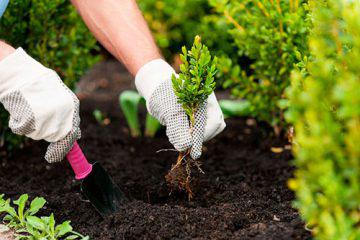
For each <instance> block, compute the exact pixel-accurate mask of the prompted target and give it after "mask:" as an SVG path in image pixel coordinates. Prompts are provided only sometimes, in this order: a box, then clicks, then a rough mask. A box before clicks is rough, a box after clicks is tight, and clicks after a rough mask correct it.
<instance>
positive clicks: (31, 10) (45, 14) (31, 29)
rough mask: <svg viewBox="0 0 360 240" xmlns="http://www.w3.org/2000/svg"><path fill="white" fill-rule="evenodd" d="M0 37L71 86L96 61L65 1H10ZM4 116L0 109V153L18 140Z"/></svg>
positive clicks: (92, 46) (88, 39) (83, 28)
mask: <svg viewBox="0 0 360 240" xmlns="http://www.w3.org/2000/svg"><path fill="white" fill-rule="evenodd" d="M0 39H3V40H5V41H6V42H8V43H10V44H11V45H12V46H14V47H20V46H21V47H22V48H24V49H25V50H26V51H27V53H28V54H30V55H31V56H32V57H34V58H35V59H37V60H38V61H40V62H41V63H43V64H44V65H45V66H47V67H50V68H52V69H54V70H55V71H57V72H58V74H59V75H60V76H61V77H62V79H63V80H64V82H65V83H66V84H67V85H68V86H69V87H71V88H74V86H75V83H76V81H77V80H78V79H79V78H80V76H81V75H82V74H83V73H84V71H85V70H86V69H87V68H89V67H90V66H91V65H92V64H94V63H95V62H96V61H98V60H99V57H97V56H96V54H92V53H93V52H94V51H97V45H96V40H95V39H94V38H93V37H92V36H91V34H90V33H89V31H88V30H87V28H86V26H85V25H84V24H83V22H82V20H81V19H80V17H79V15H78V14H77V13H76V11H75V9H74V7H73V6H72V5H71V4H70V1H67V0H11V1H10V3H9V6H8V8H7V10H6V12H5V14H4V16H3V17H2V18H1V19H0ZM7 122H8V115H7V113H6V112H5V110H3V109H0V152H2V153H0V154H4V151H5V150H11V149H13V147H14V146H16V145H19V144H20V143H21V142H22V141H21V138H20V137H18V136H14V135H12V134H11V132H10V131H9V129H8V127H7Z"/></svg>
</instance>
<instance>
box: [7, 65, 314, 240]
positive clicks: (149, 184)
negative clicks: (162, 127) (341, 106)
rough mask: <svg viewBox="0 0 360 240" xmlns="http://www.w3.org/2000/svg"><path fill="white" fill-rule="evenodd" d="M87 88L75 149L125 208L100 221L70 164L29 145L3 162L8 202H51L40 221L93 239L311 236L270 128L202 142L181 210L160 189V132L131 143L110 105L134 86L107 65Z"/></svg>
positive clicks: (229, 132) (241, 124)
mask: <svg viewBox="0 0 360 240" xmlns="http://www.w3.org/2000/svg"><path fill="white" fill-rule="evenodd" d="M84 81H91V82H92V83H94V84H95V85H94V88H93V89H92V90H91V89H90V90H89V89H88V90H86V89H85V90H84V88H82V89H81V91H82V93H84V92H86V94H82V97H83V100H82V106H81V108H82V111H81V115H82V130H83V139H82V140H81V141H80V145H82V146H83V150H84V152H85V154H86V155H87V156H88V158H89V160H90V161H99V162H101V163H102V164H103V165H104V167H105V168H106V169H107V170H108V171H109V172H110V174H111V175H112V176H113V178H114V180H115V182H116V183H118V184H119V185H120V186H121V187H122V189H123V190H124V192H125V193H126V194H127V195H128V196H129V198H130V199H131V201H130V202H129V203H128V204H127V205H125V206H123V208H122V209H121V211H120V212H119V213H118V214H116V215H114V216H111V217H109V218H108V219H102V218H101V217H100V216H99V215H98V213H97V212H96V211H95V210H94V209H93V208H92V206H91V205H90V203H89V202H87V201H85V200H84V199H83V197H82V195H81V194H80V193H79V184H78V182H76V181H74V180H73V174H72V172H71V170H70V167H69V165H68V164H67V162H66V161H64V162H62V163H59V164H52V165H50V164H47V163H46V162H45V160H44V159H43V154H44V152H45V149H46V144H45V143H32V144H30V146H27V147H26V148H25V149H23V150H21V151H18V152H17V153H15V155H14V156H13V157H12V158H11V159H8V160H2V161H1V162H0V163H1V164H2V166H1V168H0V182H1V184H0V193H5V194H6V196H7V197H11V198H16V197H18V196H19V195H20V194H22V193H29V195H30V196H31V197H34V196H43V197H45V198H46V199H47V200H48V204H47V208H46V210H44V214H48V213H50V212H54V213H55V216H56V218H57V219H58V221H63V220H71V221H72V224H73V226H74V228H75V229H76V230H77V231H79V232H81V233H84V234H88V235H89V236H90V237H91V239H96V240H102V239H261V240H262V239H276V240H279V239H310V238H311V235H310V233H309V232H307V231H306V230H305V228H304V224H303V222H302V221H301V220H300V217H299V214H298V213H297V211H295V210H294V209H293V208H292V207H291V204H292V201H293V200H294V194H293V193H292V192H291V191H290V190H288V188H287V186H286V182H287V180H288V179H289V178H290V177H291V176H292V172H293V170H294V168H293V167H292V166H291V163H290V162H291V161H290V160H291V157H292V156H291V153H290V151H288V150H285V151H283V152H282V153H273V152H272V151H271V150H270V149H271V147H283V146H284V145H286V142H285V141H282V140H279V139H275V138H273V137H266V135H268V134H266V133H268V132H269V129H267V128H266V127H264V126H261V125H259V124H255V125H253V124H249V123H253V122H250V121H246V120H245V119H228V120H227V121H226V123H227V128H226V130H225V131H224V132H223V133H221V134H220V135H219V136H218V137H216V138H215V139H213V140H211V141H210V142H208V143H206V148H205V150H204V154H203V157H202V159H203V161H204V164H203V170H204V171H205V172H206V174H205V175H200V176H198V178H197V179H196V180H194V181H193V191H194V193H195V194H196V195H195V198H194V200H193V201H192V202H188V201H187V196H186V194H185V193H177V192H173V193H172V194H170V192H169V189H168V188H167V186H166V184H165V179H164V175H165V174H166V172H167V171H168V169H169V168H170V166H171V164H172V163H173V161H175V160H176V153H175V152H162V153H156V151H157V150H159V149H164V148H171V145H170V144H169V143H168V140H167V138H166V136H165V134H164V131H162V132H160V133H159V134H158V136H157V137H156V138H154V139H146V138H139V139H132V138H131V137H130V136H129V132H128V130H127V129H126V124H125V120H124V117H123V115H122V113H121V111H120V109H119V107H118V104H117V97H116V95H117V91H120V90H123V89H126V88H131V87H130V84H129V82H130V80H129V76H128V75H126V74H123V73H122V70H121V67H119V66H118V65H117V64H116V63H114V62H108V63H101V64H99V65H98V66H96V67H95V68H94V70H93V71H91V72H90V73H89V74H88V76H86V77H85V78H84ZM116 81H117V83H116ZM120 82H121V84H119V83H120ZM83 86H85V85H84V84H83ZM109 89H111V90H109ZM95 108H98V109H100V110H102V111H103V112H104V113H106V114H107V116H108V117H109V118H110V120H111V123H110V124H109V125H107V126H101V125H100V124H98V123H97V122H96V121H95V119H94V118H93V116H92V112H93V110H94V109H95Z"/></svg>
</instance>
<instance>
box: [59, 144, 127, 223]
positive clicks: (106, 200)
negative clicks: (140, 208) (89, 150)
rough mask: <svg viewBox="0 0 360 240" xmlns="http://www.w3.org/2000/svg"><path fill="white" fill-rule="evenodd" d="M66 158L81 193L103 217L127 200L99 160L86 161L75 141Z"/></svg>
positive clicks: (113, 211)
mask: <svg viewBox="0 0 360 240" xmlns="http://www.w3.org/2000/svg"><path fill="white" fill-rule="evenodd" d="M66 158H67V159H68V161H69V163H70V165H71V167H72V169H73V170H74V173H75V179H76V180H78V181H81V191H82V193H83V194H84V195H85V197H86V198H87V199H88V200H89V201H90V202H91V204H92V205H93V206H94V207H95V208H96V210H97V211H98V212H99V213H100V214H101V215H102V216H103V217H105V216H107V215H109V214H112V213H115V212H116V211H117V210H118V209H119V207H120V206H121V205H122V204H124V203H125V202H127V201H128V200H127V198H126V196H125V195H124V193H123V192H122V191H121V190H120V188H119V187H118V186H117V185H116V184H115V183H114V181H113V180H112V179H111V177H110V176H109V174H108V173H107V172H106V171H105V169H104V168H103V167H102V166H101V164H100V163H99V162H95V163H94V164H90V163H89V162H88V161H87V159H86V157H85V155H84V153H83V152H82V151H81V148H80V146H79V144H78V143H77V142H75V144H74V146H73V148H72V149H71V150H70V152H69V153H68V154H67V155H66Z"/></svg>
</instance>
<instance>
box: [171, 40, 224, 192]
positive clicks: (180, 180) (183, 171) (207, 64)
mask: <svg viewBox="0 0 360 240" xmlns="http://www.w3.org/2000/svg"><path fill="white" fill-rule="evenodd" d="M180 59H181V61H182V64H181V65H180V71H181V72H180V73H179V76H178V77H176V76H175V75H173V76H172V85H173V89H174V92H175V95H176V96H177V97H178V102H179V103H180V104H181V105H182V107H183V109H184V111H185V112H186V114H187V115H188V117H189V121H190V134H192V133H193V129H194V126H195V114H196V112H197V111H198V110H199V108H200V107H201V106H202V104H204V103H205V102H206V100H207V98H208V97H209V95H210V94H211V93H212V92H213V91H214V89H215V74H216V72H217V69H216V63H217V58H216V57H214V58H212V57H211V54H210V52H209V50H208V48H207V47H206V46H205V45H204V44H202V43H201V39H200V37H199V36H196V37H195V40H194V44H193V46H192V47H191V50H187V49H186V47H185V46H184V47H183V48H182V54H180ZM190 151H191V149H188V150H187V151H185V152H181V153H180V154H179V157H178V159H177V162H176V164H175V165H173V167H172V168H171V170H170V172H169V173H168V174H167V175H166V180H167V182H168V183H169V184H170V185H172V186H174V185H175V186H178V187H179V188H180V189H185V190H186V191H187V193H188V196H189V199H191V198H192V195H193V194H192V191H191V188H190V180H191V168H192V166H196V167H197V168H198V169H199V171H200V172H202V170H201V169H200V164H199V162H197V161H196V160H194V159H192V158H191V157H190Z"/></svg>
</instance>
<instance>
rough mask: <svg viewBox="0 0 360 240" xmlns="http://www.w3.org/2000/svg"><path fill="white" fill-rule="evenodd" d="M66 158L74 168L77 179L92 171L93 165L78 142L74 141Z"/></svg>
mask: <svg viewBox="0 0 360 240" xmlns="http://www.w3.org/2000/svg"><path fill="white" fill-rule="evenodd" d="M66 158H67V160H68V161H69V163H70V165H71V167H72V169H73V170H74V173H75V179H77V180H81V179H84V178H86V176H87V175H89V173H91V170H92V165H91V164H90V163H89V162H88V161H87V159H86V157H85V155H84V153H83V152H82V151H81V148H80V146H79V144H78V143H77V142H75V143H74V146H73V148H72V149H71V150H70V152H69V153H68V154H67V155H66Z"/></svg>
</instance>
